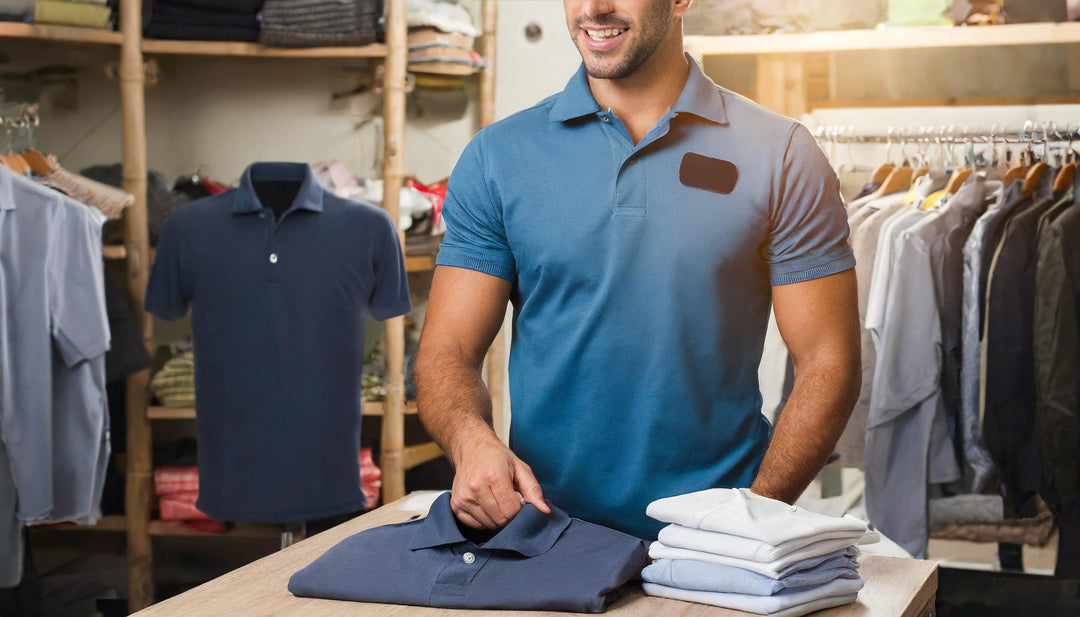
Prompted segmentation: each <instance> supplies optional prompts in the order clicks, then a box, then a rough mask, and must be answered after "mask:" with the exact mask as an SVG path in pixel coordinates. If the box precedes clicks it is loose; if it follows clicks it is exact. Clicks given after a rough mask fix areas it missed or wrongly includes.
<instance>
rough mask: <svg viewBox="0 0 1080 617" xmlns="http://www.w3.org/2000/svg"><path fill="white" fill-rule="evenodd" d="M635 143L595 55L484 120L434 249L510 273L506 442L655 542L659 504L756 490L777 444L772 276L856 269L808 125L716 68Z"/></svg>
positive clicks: (836, 198) (575, 498)
mask: <svg viewBox="0 0 1080 617" xmlns="http://www.w3.org/2000/svg"><path fill="white" fill-rule="evenodd" d="M687 58H688V61H689V62H690V65H691V66H690V73H689V77H688V78H687V81H686V85H685V87H684V88H683V91H682V94H681V95H680V97H679V99H678V101H677V102H676V103H675V105H674V106H673V107H672V108H671V110H670V112H669V113H666V114H664V116H662V117H661V118H660V120H659V121H658V122H657V123H656V125H655V126H654V127H653V128H652V130H650V131H649V132H648V134H646V135H645V137H644V138H643V139H642V140H641V141H640V142H639V143H637V144H634V143H633V141H632V140H631V138H630V136H629V134H628V133H627V131H626V129H625V128H624V127H623V125H622V123H621V122H620V121H619V119H618V118H617V117H616V116H615V115H614V114H613V113H611V112H610V111H608V110H604V109H601V108H600V106H599V105H598V104H597V102H596V100H595V99H594V98H593V97H592V94H591V93H590V91H589V85H588V81H587V79H586V75H585V72H584V69H582V70H579V71H578V73H577V74H576V75H575V76H574V77H573V78H572V79H571V80H570V82H569V84H567V86H566V89H565V90H564V91H563V92H562V93H560V94H556V95H554V96H552V97H550V98H548V99H546V100H544V101H542V102H541V103H539V104H538V105H537V106H535V107H532V108H530V109H527V110H525V111H522V112H520V113H517V114H515V115H513V116H510V117H509V118H506V119H504V120H502V121H500V122H497V123H495V124H493V125H491V126H489V127H487V128H485V129H484V130H482V131H481V132H480V133H479V134H478V135H477V136H476V137H475V138H474V139H473V141H472V142H471V143H470V144H469V146H468V147H467V148H466V150H465V152H464V153H463V154H462V156H461V158H460V160H459V161H458V163H457V166H456V168H455V169H454V172H453V174H452V175H451V177H450V182H449V187H448V189H449V191H448V194H447V198H446V202H445V204H444V210H443V211H444V214H445V217H446V225H447V232H446V237H445V239H444V241H443V243H442V246H441V248H440V251H439V257H438V262H437V263H438V264H439V265H440V266H443V267H445V266H453V267H459V268H468V269H472V270H476V271H479V272H483V273H487V274H490V275H494V276H498V277H501V278H504V279H506V280H509V281H511V282H512V283H513V284H514V287H513V291H512V296H511V300H512V302H513V304H514V336H513V346H512V348H511V352H510V393H511V408H512V409H513V417H514V418H513V422H512V423H511V426H510V441H511V443H510V445H511V447H512V448H513V450H514V452H515V453H517V455H518V456H520V457H521V458H522V459H523V460H524V461H525V462H526V463H528V464H529V465H531V466H532V469H533V471H534V472H535V474H536V477H537V479H538V480H539V481H540V484H541V486H542V487H543V490H544V495H545V496H546V497H548V498H550V499H551V500H552V501H553V502H554V503H555V504H557V505H558V506H560V507H562V508H563V509H565V510H566V511H567V512H568V513H569V514H570V515H571V516H576V517H579V518H583V519H585V520H589V521H593V522H597V523H601V524H603V525H606V526H609V527H613V528H615V529H621V530H624V531H628V532H630V533H632V534H634V535H637V536H639V537H643V538H655V537H656V534H657V532H658V531H659V529H660V526H661V525H660V524H659V523H657V522H656V521H652V520H650V519H648V518H647V517H646V516H645V507H646V505H648V503H649V502H651V501H653V500H655V499H658V498H661V497H668V496H672V495H678V494H682V493H689V492H693V491H697V490H701V489H706V488H710V487H747V486H750V484H751V483H752V482H753V480H754V477H755V475H756V474H757V469H758V466H759V465H760V463H761V459H762V457H763V455H764V453H765V450H766V448H767V446H768V444H769V439H770V435H771V431H770V427H769V424H768V422H767V421H766V420H765V418H764V417H763V416H762V415H761V393H760V390H759V387H758V379H757V368H758V364H759V362H760V359H761V352H762V346H763V342H764V338H765V330H766V325H767V322H768V317H769V305H770V301H771V288H772V286H774V285H786V284H789V283H798V282H801V281H807V280H810V279H814V278H818V277H823V276H827V275H830V274H835V273H837V272H840V271H843V270H847V269H849V268H851V267H852V266H853V265H854V258H853V257H852V253H851V248H850V247H849V246H848V242H847V236H848V228H847V218H846V216H845V211H844V207H843V203H842V199H841V197H840V192H839V181H838V179H837V177H836V173H835V172H834V171H833V170H832V168H831V167H830V166H829V163H828V161H827V160H826V158H825V156H824V154H823V153H822V152H821V149H820V148H819V147H818V145H817V143H816V142H815V141H814V138H813V136H812V135H811V134H810V132H809V131H808V130H807V129H806V128H805V127H804V126H802V125H801V124H799V123H798V122H795V121H793V120H791V119H789V118H785V117H782V116H779V115H777V114H775V113H772V112H770V111H768V110H766V109H764V108H762V107H760V106H758V105H756V104H754V103H752V102H750V101H749V100H747V99H745V98H742V97H740V96H738V95H736V94H733V93H731V92H729V91H727V90H724V89H723V88H720V87H718V86H717V85H715V84H714V83H712V82H711V81H710V80H709V78H708V77H706V76H705V74H704V73H703V72H702V71H701V69H700V67H698V65H697V63H696V62H694V61H693V60H692V59H690V58H689V56H687Z"/></svg>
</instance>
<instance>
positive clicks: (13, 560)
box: [0, 218, 24, 589]
mask: <svg viewBox="0 0 1080 617" xmlns="http://www.w3.org/2000/svg"><path fill="white" fill-rule="evenodd" d="M2 224H3V223H2V218H0V225H2ZM2 291H3V290H2V289H0V292H2ZM2 299H3V294H2V293H0V300H2ZM0 385H2V384H0ZM3 437H4V435H3V426H2V425H0V589H6V588H8V587H14V586H16V585H18V584H19V581H21V580H22V572H23V552H24V547H23V524H22V522H21V521H19V517H18V516H16V515H15V508H16V504H17V500H18V493H17V492H16V490H15V479H14V478H13V477H12V476H11V464H10V462H9V461H8V453H7V448H5V447H4V442H3Z"/></svg>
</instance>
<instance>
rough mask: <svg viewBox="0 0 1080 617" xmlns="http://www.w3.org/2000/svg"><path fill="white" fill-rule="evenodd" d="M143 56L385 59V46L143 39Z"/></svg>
mask: <svg viewBox="0 0 1080 617" xmlns="http://www.w3.org/2000/svg"><path fill="white" fill-rule="evenodd" d="M142 50H143V53H146V54H164V55H182V56H243V57H256V58H337V59H346V58H385V57H386V45H383V44H381V43H375V44H372V45H363V46H355V47H303V48H290V47H267V46H265V45H259V44H258V43H237V42H218V41H165V40H155V39H144V40H143V44H142Z"/></svg>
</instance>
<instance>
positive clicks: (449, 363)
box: [415, 267, 549, 529]
mask: <svg viewBox="0 0 1080 617" xmlns="http://www.w3.org/2000/svg"><path fill="white" fill-rule="evenodd" d="M509 296H510V283H509V282H508V281H506V280H504V279H501V278H498V277H495V276H490V275H487V274H482V273H479V272H474V271H472V270H467V269H464V268H453V267H439V268H437V269H436V270H435V277H434V280H433V281H432V285H431V294H430V296H429V301H428V310H427V317H426V318H425V320H424V331H423V334H422V335H421V337H420V349H419V351H418V352H417V356H416V367H415V369H416V386H417V406H418V412H419V415H420V421H421V422H422V423H423V424H424V427H425V428H426V429H427V431H428V433H429V434H430V435H431V437H432V438H433V439H435V441H436V442H438V443H439V445H440V446H442V449H443V451H444V452H445V453H446V455H447V457H448V458H449V459H450V462H451V463H452V464H453V466H454V470H455V475H454V486H453V489H452V491H451V499H450V506H451V508H452V509H453V511H454V514H455V515H456V516H457V517H458V519H459V520H461V522H462V523H464V524H466V525H469V526H470V527H476V528H487V529H499V528H501V527H503V526H504V525H506V523H507V522H509V521H510V519H512V518H514V516H515V515H516V514H517V513H518V511H519V510H520V509H521V502H520V500H519V499H518V497H517V495H516V494H515V493H514V491H515V490H517V491H518V492H520V493H521V494H522V496H524V498H525V499H526V500H527V501H528V502H530V503H532V504H533V505H535V506H536V507H537V508H538V509H540V510H541V511H542V512H545V513H547V512H549V509H548V507H547V504H546V503H545V502H544V497H543V493H542V491H541V490H540V485H539V484H538V483H537V482H536V478H535V477H533V474H532V470H530V469H529V466H528V465H526V464H525V463H524V462H522V461H521V460H520V459H518V458H517V457H516V456H514V454H513V453H512V452H510V450H509V449H508V448H507V447H506V446H504V445H503V444H502V442H501V441H499V438H498V437H497V436H496V435H495V432H494V430H493V429H492V427H491V398H490V396H489V394H488V390H487V387H486V386H485V385H484V382H483V380H482V379H481V376H480V367H481V365H482V364H483V361H484V354H485V353H486V352H487V349H488V347H490V346H491V341H492V340H494V338H495V335H496V334H497V333H498V331H499V326H500V325H501V324H502V320H503V315H504V314H505V311H506V303H507V300H508V299H509Z"/></svg>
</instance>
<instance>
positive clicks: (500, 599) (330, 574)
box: [289, 493, 649, 613]
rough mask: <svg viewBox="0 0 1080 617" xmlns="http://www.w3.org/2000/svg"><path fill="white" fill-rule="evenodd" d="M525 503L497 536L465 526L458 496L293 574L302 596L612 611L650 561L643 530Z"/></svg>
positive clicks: (350, 541) (366, 534)
mask: <svg viewBox="0 0 1080 617" xmlns="http://www.w3.org/2000/svg"><path fill="white" fill-rule="evenodd" d="M548 505H549V506H550V507H551V514H550V515H545V514H542V513H541V512H540V511H539V510H537V509H536V507H535V506H533V505H532V504H525V506H524V507H522V509H521V511H520V512H519V513H518V515H517V516H516V517H514V518H513V520H511V521H510V523H509V524H507V525H506V527H504V528H503V529H502V530H500V531H499V532H497V533H495V534H494V535H491V532H485V533H484V536H486V537H484V536H480V537H477V535H476V534H477V532H476V530H473V529H469V528H463V527H460V526H459V525H458V522H457V520H456V519H455V518H454V513H453V512H452V511H451V510H450V494H449V493H444V494H443V495H441V496H440V497H439V498H438V499H437V500H436V501H435V503H434V504H433V505H432V506H431V510H430V512H428V516H427V518H425V519H422V520H418V521H409V522H407V523H400V524H397V525H386V526H383V527H376V528H374V529H368V530H366V531H362V532H360V533H358V534H356V535H354V536H351V537H349V538H347V539H345V540H344V541H342V542H340V543H339V544H337V545H336V546H334V547H333V548H331V549H330V550H329V551H327V552H326V553H324V554H323V555H322V556H321V557H319V558H318V559H316V560H315V561H314V562H312V563H311V565H309V566H307V567H306V568H304V569H303V570H300V571H299V572H297V573H296V574H294V575H293V576H292V578H290V579H289V591H291V592H292V593H293V594H295V595H298V596H305V597H313V598H327V599H332V600H353V601H358V602H379V603H388V604H409V605H414V606H433V607H440V608H477V609H507V610H511V609H514V610H546V611H570V612H580V613H600V612H603V611H604V609H605V608H607V607H608V606H609V605H610V604H611V603H612V602H614V601H615V600H616V599H618V597H620V596H621V592H622V591H623V590H624V589H625V586H626V585H627V583H630V582H631V581H636V580H638V579H639V576H640V573H641V569H642V568H644V567H645V566H646V565H648V563H649V555H648V550H647V548H646V547H645V543H644V542H643V541H641V540H639V539H638V538H635V537H633V536H630V535H627V534H625V533H622V532H620V531H615V530H613V529H609V528H607V527H601V526H600V525H595V524H593V523H587V522H585V521H582V520H579V519H572V518H570V517H568V516H567V515H566V513H565V512H563V511H562V510H560V509H559V508H557V507H555V506H552V505H551V504H550V502H549V503H548Z"/></svg>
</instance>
